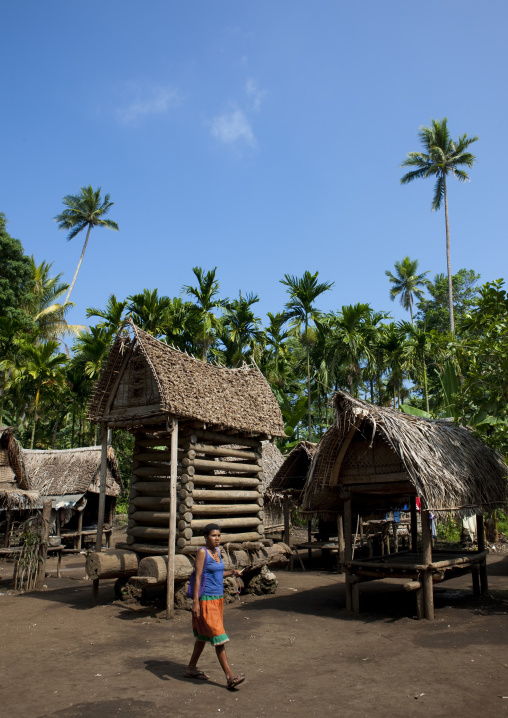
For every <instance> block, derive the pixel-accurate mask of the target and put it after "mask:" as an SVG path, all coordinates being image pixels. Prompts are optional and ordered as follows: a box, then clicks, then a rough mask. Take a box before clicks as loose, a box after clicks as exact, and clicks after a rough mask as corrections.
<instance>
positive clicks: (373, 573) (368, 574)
mask: <svg viewBox="0 0 508 718" xmlns="http://www.w3.org/2000/svg"><path fill="white" fill-rule="evenodd" d="M487 554H488V550H483V551H433V552H432V561H431V562H430V563H426V561H425V557H424V554H423V553H421V552H420V553H415V552H412V551H398V552H397V553H391V554H387V555H385V556H379V557H377V558H372V557H371V558H367V559H357V560H354V561H348V562H347V563H346V564H345V569H346V608H347V609H348V610H350V611H352V612H353V613H357V614H359V613H360V596H359V585H360V583H362V582H365V581H374V580H377V579H383V578H402V579H407V583H405V584H404V589H405V590H406V591H412V592H414V593H415V596H416V615H417V618H419V619H420V618H433V615H429V614H430V613H431V612H432V614H433V605H432V606H430V605H429V604H430V601H429V597H427V596H426V595H425V593H426V592H425V586H426V580H425V579H426V578H427V580H428V579H429V578H430V581H431V585H433V584H434V583H439V582H441V581H447V580H449V579H451V578H456V577H457V576H461V575H463V574H465V573H471V574H472V578H473V593H474V595H475V596H479V595H480V594H481V593H484V591H485V590H486V586H485V584H484V571H485V561H486V556H487Z"/></svg>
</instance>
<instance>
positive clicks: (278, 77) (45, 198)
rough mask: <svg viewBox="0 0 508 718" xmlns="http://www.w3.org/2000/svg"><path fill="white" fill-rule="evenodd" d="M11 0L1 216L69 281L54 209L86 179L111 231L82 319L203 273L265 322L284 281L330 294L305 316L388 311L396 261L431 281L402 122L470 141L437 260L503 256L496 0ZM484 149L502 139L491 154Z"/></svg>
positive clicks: (81, 287) (468, 261) (102, 244)
mask: <svg viewBox="0 0 508 718" xmlns="http://www.w3.org/2000/svg"><path fill="white" fill-rule="evenodd" d="M428 10H429V14H428V15H426V14H425V12H424V7H423V6H422V5H421V4H420V3H416V2H410V1H408V0H403V1H401V0H385V1H384V2H380V1H373V0H366V1H364V2H361V3H345V2H336V1H335V2H331V1H328V0H321V1H320V2H316V1H311V0H307V1H306V2H302V1H301V0H256V2H254V1H251V2H238V1H235V2H233V1H230V0H223V1H219V0H214V1H212V0H207V1H205V0H195V1H194V2H186V3H182V2H170V1H166V2H161V1H159V0H150V2H147V3H141V2H139V1H138V2H133V1H132V0H121V1H117V0H114V1H112V0H109V1H108V0H101V1H100V2H97V1H96V0H89V2H87V3H86V4H83V3H78V2H69V1H68V0H66V1H65V2H63V1H57V0H50V1H49V2H44V3H41V2H36V1H35V0H31V1H30V2H27V1H26V0H18V1H17V2H15V3H4V4H3V7H2V26H3V30H4V31H3V33H2V35H3V37H2V43H1V45H0V53H1V56H2V57H1V67H2V80H3V81H2V95H3V97H2V99H3V101H2V106H3V107H2V113H1V126H2V133H1V135H2V153H1V157H2V172H1V175H0V182H1V185H0V190H1V191H0V211H3V212H4V213H5V214H6V215H7V219H8V221H9V224H8V231H9V232H10V234H11V235H12V236H14V237H17V238H18V239H20V240H21V241H22V242H23V245H24V247H25V250H26V251H27V253H33V254H34V255H35V258H36V260H37V261H42V260H43V259H44V260H46V261H49V262H54V265H53V266H54V270H55V272H57V271H58V272H63V273H64V278H65V279H66V280H67V281H69V282H70V280H71V278H72V275H73V272H74V269H75V267H76V264H77V262H78V259H79V255H80V252H81V248H82V242H83V240H84V236H82V235H78V237H76V238H75V239H74V240H72V242H67V241H66V235H65V233H64V232H59V231H58V228H57V225H56V223H55V222H54V221H53V219H52V218H53V217H54V215H56V214H57V213H59V212H60V211H61V210H62V209H63V206H62V203H61V200H62V198H63V197H64V195H66V194H75V193H77V192H78V191H79V188H80V187H81V186H83V185H87V184H92V185H93V187H94V188H95V187H98V186H100V187H102V189H103V192H109V193H110V194H111V199H112V200H113V201H114V203H115V204H114V207H113V208H112V210H111V213H110V217H111V218H112V219H114V220H116V221H117V222H118V224H119V225H120V232H119V233H113V232H110V231H108V230H94V231H93V232H92V235H91V239H90V243H89V246H88V249H87V253H86V256H85V260H84V262H83V265H82V268H81V271H80V274H79V277H78V280H77V283H76V287H75V289H74V292H73V297H72V298H73V301H74V302H75V303H76V306H75V308H73V310H72V312H71V313H70V315H69V317H68V318H69V321H71V322H73V323H80V322H85V321H86V319H85V309H86V307H89V306H103V305H104V304H105V302H106V300H107V298H108V296H109V294H111V293H115V294H116V295H117V297H118V298H119V299H123V298H125V297H126V296H127V295H128V294H131V293H136V292H138V291H141V290H142V289H143V288H144V287H149V288H155V287H157V288H158V290H159V292H160V293H163V294H168V295H170V296H176V295H179V294H180V290H181V287H182V285H183V284H187V283H192V280H193V278H194V277H193V275H192V272H191V269H192V267H193V266H195V265H200V266H202V267H204V268H205V269H209V268H212V267H214V266H217V267H218V277H219V279H220V283H221V291H222V295H223V296H229V297H234V296H237V294H238V291H239V290H242V291H243V292H244V293H245V292H248V291H255V292H257V293H258V294H259V296H260V298H261V301H260V303H259V304H258V305H257V307H258V313H259V314H260V315H262V316H263V317H264V315H265V313H266V312H267V311H272V312H275V311H278V310H280V309H282V307H283V304H284V302H285V299H286V295H285V288H284V287H283V286H282V285H281V284H280V283H279V279H280V278H281V277H282V276H283V275H284V274H285V273H290V274H295V275H301V274H303V272H304V271H305V270H306V269H309V270H310V271H312V272H314V271H319V273H320V278H321V279H322V280H329V281H335V287H334V289H333V291H332V292H328V293H327V294H326V295H324V296H323V297H322V301H320V307H321V308H322V309H325V310H328V309H338V308H339V307H340V306H341V305H342V304H349V303H354V302H358V301H366V302H370V303H371V305H372V306H373V307H374V308H376V309H385V310H392V312H393V314H394V316H395V317H396V318H401V317H402V316H403V314H404V313H403V311H402V310H401V308H400V307H399V305H398V304H393V303H391V302H390V301H389V299H388V289H389V287H388V280H387V278H386V277H385V274H384V271H385V269H392V268H393V263H394V262H395V260H400V259H402V258H403V257H404V256H405V255H406V254H409V256H410V257H411V258H417V259H419V261H420V269H421V271H425V270H430V274H431V276H433V275H434V274H435V273H436V272H445V271H446V262H445V234H444V214H443V212H438V213H433V212H431V211H430V206H431V199H432V189H433V184H432V181H431V180H427V181H421V182H418V183H414V184H412V185H410V186H401V185H400V182H399V180H400V177H401V175H402V173H403V170H402V169H401V168H400V163H401V161H402V160H403V159H404V157H405V155H406V153H407V152H408V151H410V150H416V149H419V143H418V137H417V132H418V127H419V126H420V125H422V124H429V123H430V120H431V118H442V117H443V116H447V117H448V121H449V127H450V130H451V132H452V135H453V136H454V137H455V138H457V137H458V135H459V134H463V133H467V134H468V135H478V136H479V138H480V139H479V141H478V142H477V143H475V145H473V151H474V153H475V154H476V156H477V158H478V162H477V164H476V165H475V167H474V168H473V169H472V170H471V172H470V176H471V182H470V183H466V184H460V183H457V182H454V183H453V184H452V186H451V187H450V192H449V204H450V227H451V241H452V269H453V271H457V270H458V269H459V268H461V267H466V268H473V269H475V270H476V271H477V272H479V273H480V274H481V275H482V279H483V280H484V281H487V280H492V279H495V278H499V277H503V276H504V274H505V265H506V258H507V249H506V247H507V244H506V229H505V226H506V220H505V212H506V204H507V203H506V182H505V176H504V175H505V167H506V164H507V156H506V155H507V147H506V145H505V144H504V143H503V142H502V141H501V138H502V137H503V136H504V131H505V126H506V119H507V114H508V113H507V110H508V106H507V105H508V102H507V93H506V71H507V43H506V27H507V20H508V17H507V16H508V5H507V4H506V2H504V1H498V0H490V1H489V2H488V3H485V4H484V5H483V6H482V5H480V4H479V3H477V2H471V1H469V0H462V1H461V2H458V1H455V0H447V1H446V2H441V3H439V4H438V6H436V5H434V6H432V7H430V6H429V8H428ZM500 141H501V145H500V144H499V142H500Z"/></svg>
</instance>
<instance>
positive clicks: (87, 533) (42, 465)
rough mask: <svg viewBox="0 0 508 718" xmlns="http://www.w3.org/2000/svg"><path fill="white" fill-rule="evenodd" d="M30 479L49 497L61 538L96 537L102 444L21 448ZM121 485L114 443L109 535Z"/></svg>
mask: <svg viewBox="0 0 508 718" xmlns="http://www.w3.org/2000/svg"><path fill="white" fill-rule="evenodd" d="M22 457H23V463H24V467H25V471H26V476H27V483H28V485H29V487H30V489H31V490H32V491H33V492H36V493H37V495H38V496H40V497H41V498H40V504H41V505H42V499H45V498H50V499H51V500H52V505H53V509H54V510H55V512H56V513H55V516H56V528H57V533H59V534H60V535H61V536H62V538H68V539H72V540H73V543H74V548H75V549H77V550H79V549H80V548H81V547H82V541H83V537H88V538H89V539H90V540H93V537H94V536H95V534H96V531H97V519H98V508H99V475H100V467H101V447H100V446H87V447H83V448H76V449H61V450H56V449H49V450H40V449H22ZM121 488H122V483H121V478H120V474H119V472H118V464H117V460H116V456H115V452H114V449H113V447H111V446H109V447H108V449H107V471H106V490H105V495H106V517H107V527H106V537H107V539H109V534H110V532H111V529H112V524H113V517H114V511H115V504H116V499H117V497H118V496H119V494H120V492H121Z"/></svg>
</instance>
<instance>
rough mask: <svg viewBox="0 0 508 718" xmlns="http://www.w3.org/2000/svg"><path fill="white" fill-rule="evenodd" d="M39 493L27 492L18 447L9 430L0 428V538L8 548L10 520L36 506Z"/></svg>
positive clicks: (19, 447)
mask: <svg viewBox="0 0 508 718" xmlns="http://www.w3.org/2000/svg"><path fill="white" fill-rule="evenodd" d="M39 502H40V496H39V494H38V493H37V491H30V490H29V484H28V482H27V476H26V471H25V467H24V464H23V456H22V449H21V446H20V445H19V443H18V442H17V441H16V439H15V438H14V434H13V432H12V429H10V428H9V427H6V426H1V427H0V526H1V528H0V534H1V535H2V536H1V538H0V541H1V544H0V545H2V546H5V547H8V546H9V543H10V532H11V527H12V525H13V520H15V519H16V518H17V519H20V518H23V517H24V514H25V512H27V511H29V510H31V509H33V508H34V507H36V506H38V505H39Z"/></svg>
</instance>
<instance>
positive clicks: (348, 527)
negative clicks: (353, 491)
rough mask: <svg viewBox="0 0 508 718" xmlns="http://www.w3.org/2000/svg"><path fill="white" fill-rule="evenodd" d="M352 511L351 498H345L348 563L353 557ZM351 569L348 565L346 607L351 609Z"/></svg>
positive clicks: (345, 549)
mask: <svg viewBox="0 0 508 718" xmlns="http://www.w3.org/2000/svg"><path fill="white" fill-rule="evenodd" d="M352 530H353V529H352V513H351V499H345V500H344V561H345V563H346V564H348V563H349V561H351V560H352V558H353V543H352V538H353V535H352ZM350 579H351V569H350V568H349V567H348V566H347V565H346V609H347V610H348V611H351V609H352V605H353V591H352V584H351V580H350Z"/></svg>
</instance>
